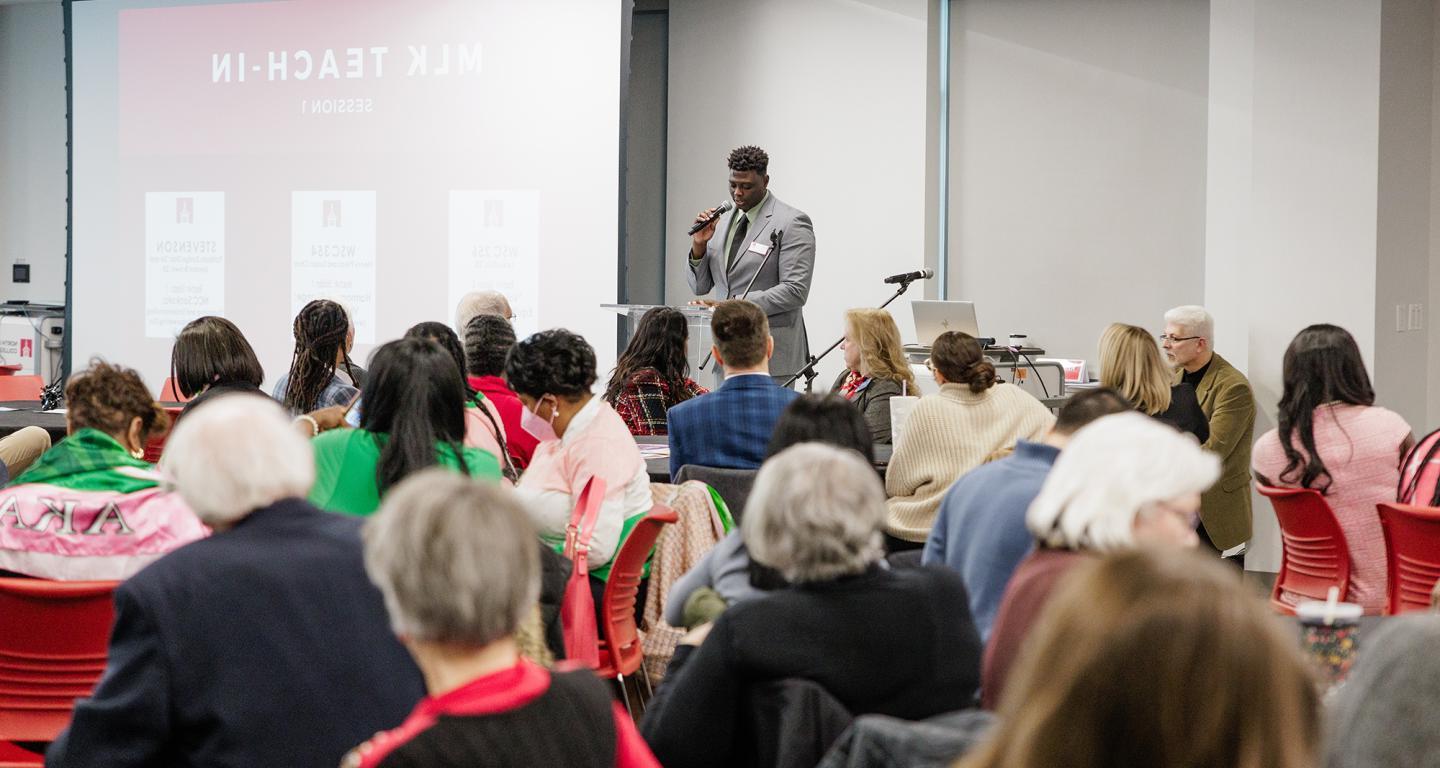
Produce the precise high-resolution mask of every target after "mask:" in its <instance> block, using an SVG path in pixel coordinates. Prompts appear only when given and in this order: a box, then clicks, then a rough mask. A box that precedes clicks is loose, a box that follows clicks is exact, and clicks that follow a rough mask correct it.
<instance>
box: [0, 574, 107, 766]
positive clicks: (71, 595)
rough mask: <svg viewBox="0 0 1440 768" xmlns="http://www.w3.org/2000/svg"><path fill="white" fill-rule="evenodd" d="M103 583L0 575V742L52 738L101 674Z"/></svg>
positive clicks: (104, 624)
mask: <svg viewBox="0 0 1440 768" xmlns="http://www.w3.org/2000/svg"><path fill="white" fill-rule="evenodd" d="M114 590H115V582H111V581H48V580H45V579H21V578H0V739H5V740H7V741H53V740H54V739H55V737H56V736H58V735H59V734H60V731H61V730H62V729H64V727H65V725H66V724H67V723H68V722H70V713H71V711H72V710H73V709H74V707H75V699H77V698H80V697H83V696H89V695H90V693H91V691H93V690H94V688H95V682H96V681H97V680H99V679H100V673H102V672H104V671H105V658H106V652H107V649H108V644H109V640H110V625H111V623H112V622H113V620H114V615H115V609H114V603H113V600H112V593H113V592H114Z"/></svg>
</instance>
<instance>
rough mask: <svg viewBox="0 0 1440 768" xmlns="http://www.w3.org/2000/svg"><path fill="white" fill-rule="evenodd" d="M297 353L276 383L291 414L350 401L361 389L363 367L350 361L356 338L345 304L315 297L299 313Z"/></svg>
mask: <svg viewBox="0 0 1440 768" xmlns="http://www.w3.org/2000/svg"><path fill="white" fill-rule="evenodd" d="M294 330H295V353H294V356H293V357H291V359H290V370H289V371H288V372H287V373H286V374H285V375H284V376H281V377H280V380H279V381H278V382H276V383H275V391H274V397H275V399H276V400H279V401H280V402H281V404H283V405H284V406H285V408H286V409H287V410H289V411H290V413H291V414H296V415H298V414H301V413H307V412H309V411H316V410H319V409H321V408H328V407H330V406H333V405H346V404H348V403H349V402H350V401H351V400H353V399H354V398H355V394H356V393H357V392H359V391H360V390H359V387H358V384H357V382H359V381H360V374H359V369H358V368H356V367H355V366H354V365H353V364H352V363H351V362H350V355H349V343H350V339H353V338H354V337H353V335H352V332H351V326H350V317H349V315H348V314H346V312H345V308H344V307H342V306H340V305H339V304H337V303H335V302H333V301H330V300H329V299H315V300H314V301H312V302H310V303H309V304H306V305H305V306H304V307H302V308H301V309H300V313H299V314H297V315H296V316H295V329H294Z"/></svg>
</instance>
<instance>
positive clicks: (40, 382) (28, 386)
mask: <svg viewBox="0 0 1440 768" xmlns="http://www.w3.org/2000/svg"><path fill="white" fill-rule="evenodd" d="M44 388H45V380H44V379H42V378H40V377H39V376H0V400H37V401H38V400H39V399H40V390H42V389H44Z"/></svg>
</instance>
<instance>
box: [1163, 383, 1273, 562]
mask: <svg viewBox="0 0 1440 768" xmlns="http://www.w3.org/2000/svg"><path fill="white" fill-rule="evenodd" d="M1182 373H1183V372H1182V371H1176V372H1175V380H1174V383H1176V384H1178V383H1180V377H1181V374H1182ZM1195 396H1196V398H1197V399H1199V400H1200V410H1201V411H1203V412H1204V413H1205V418H1206V419H1207V420H1208V421H1209V422H1210V439H1209V440H1207V441H1206V442H1205V449H1206V450H1208V451H1210V452H1211V453H1214V454H1215V455H1216V456H1218V457H1220V461H1221V469H1220V480H1219V481H1218V482H1216V483H1215V485H1213V486H1211V488H1210V490H1208V491H1206V492H1205V493H1204V494H1203V495H1202V496H1201V497H1200V520H1201V522H1202V523H1203V524H1204V525H1205V532H1206V533H1207V534H1209V536H1210V541H1212V542H1214V544H1215V546H1216V547H1218V548H1220V549H1221V550H1222V551H1223V550H1226V549H1229V548H1231V547H1234V546H1236V545H1239V544H1242V543H1244V542H1247V541H1249V540H1250V530H1251V527H1250V526H1251V518H1250V448H1251V446H1253V445H1254V444H1255V397H1254V395H1252V394H1251V392H1250V380H1249V379H1246V378H1245V374H1243V373H1241V372H1240V371H1238V370H1236V369H1235V366H1233V365H1231V364H1229V363H1227V362H1225V358H1223V357H1221V356H1219V355H1215V356H1214V357H1212V358H1211V359H1210V369H1209V370H1207V371H1205V376H1204V378H1202V379H1200V385H1199V386H1198V387H1196V388H1195Z"/></svg>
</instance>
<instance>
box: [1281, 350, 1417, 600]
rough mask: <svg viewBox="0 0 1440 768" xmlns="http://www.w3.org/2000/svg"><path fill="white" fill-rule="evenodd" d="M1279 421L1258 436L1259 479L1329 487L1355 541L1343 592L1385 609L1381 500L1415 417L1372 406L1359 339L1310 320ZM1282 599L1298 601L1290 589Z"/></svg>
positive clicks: (1291, 363) (1289, 358)
mask: <svg viewBox="0 0 1440 768" xmlns="http://www.w3.org/2000/svg"><path fill="white" fill-rule="evenodd" d="M1283 369H1284V370H1283V373H1282V378H1283V381H1284V387H1283V391H1282V393H1281V395H1280V406H1279V409H1278V410H1279V412H1278V413H1277V415H1276V418H1275V422H1276V424H1277V425H1278V426H1277V427H1276V428H1275V429H1272V430H1270V431H1268V432H1266V433H1265V434H1263V435H1261V436H1260V439H1259V440H1258V441H1256V443H1255V450H1254V459H1253V463H1254V469H1255V476H1256V480H1258V481H1259V482H1260V483H1262V484H1264V485H1269V486H1280V487H1287V488H1313V489H1315V490H1317V491H1320V492H1321V493H1322V494H1324V495H1325V500H1326V501H1327V502H1329V504H1330V508H1331V509H1333V510H1334V511H1335V517H1336V518H1337V519H1338V520H1339V521H1340V528H1341V529H1342V530H1343V531H1344V532H1345V541H1346V543H1347V544H1348V545H1349V548H1350V591H1349V592H1348V593H1347V594H1346V596H1345V599H1346V600H1348V601H1349V602H1352V603H1359V604H1360V605H1361V606H1362V607H1364V609H1365V612H1366V613H1371V614H1375V613H1380V612H1381V611H1382V610H1383V609H1384V607H1385V594H1386V582H1387V578H1386V570H1385V568H1386V566H1385V536H1384V534H1383V533H1382V532H1381V530H1380V517H1379V516H1378V515H1377V514H1376V512H1375V504H1376V503H1378V502H1382V501H1394V500H1395V489H1396V487H1397V486H1398V485H1399V483H1400V462H1401V461H1402V460H1403V459H1404V456H1405V454H1406V453H1407V452H1408V451H1409V450H1410V447H1411V446H1412V445H1413V444H1414V440H1415V438H1414V436H1413V435H1412V434H1411V433H1410V425H1408V424H1406V423H1405V419H1403V418H1401V417H1400V416H1399V415H1398V414H1396V413H1394V412H1393V411H1390V410H1387V409H1385V408H1381V407H1379V406H1377V405H1375V390H1374V389H1373V388H1372V387H1371V386H1370V375H1369V374H1368V373H1366V371H1365V362H1364V360H1362V359H1361V357H1360V348H1359V347H1358V346H1356V344H1355V339H1354V338H1353V337H1352V336H1351V335H1350V334H1349V333H1348V332H1347V331H1346V330H1345V329H1343V328H1338V327H1336V326H1333V325H1312V326H1310V327H1308V328H1306V329H1304V330H1302V331H1300V333H1298V334H1296V336H1295V339H1294V340H1293V341H1291V342H1290V346H1289V347H1288V348H1287V349H1286V350H1285V358H1284V363H1283ZM1280 599H1281V600H1285V601H1287V602H1294V598H1293V597H1292V596H1291V595H1290V594H1289V593H1282V594H1281V595H1280Z"/></svg>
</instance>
